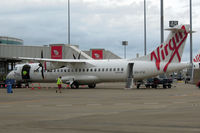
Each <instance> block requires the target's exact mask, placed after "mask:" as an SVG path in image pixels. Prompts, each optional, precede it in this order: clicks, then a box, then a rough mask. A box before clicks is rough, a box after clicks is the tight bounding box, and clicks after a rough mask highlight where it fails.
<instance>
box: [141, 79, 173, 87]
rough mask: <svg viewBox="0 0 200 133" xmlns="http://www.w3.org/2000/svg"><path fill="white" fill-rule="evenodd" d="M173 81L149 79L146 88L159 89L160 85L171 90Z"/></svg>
mask: <svg viewBox="0 0 200 133" xmlns="http://www.w3.org/2000/svg"><path fill="white" fill-rule="evenodd" d="M171 84H172V79H171V78H150V79H147V82H146V83H145V86H146V88H150V87H152V88H157V87H158V85H163V88H166V87H168V88H171V86H172V85H171Z"/></svg>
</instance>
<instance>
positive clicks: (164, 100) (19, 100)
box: [0, 83, 200, 133]
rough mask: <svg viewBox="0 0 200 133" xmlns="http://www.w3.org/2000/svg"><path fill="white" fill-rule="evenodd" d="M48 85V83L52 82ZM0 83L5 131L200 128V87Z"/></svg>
mask: <svg viewBox="0 0 200 133" xmlns="http://www.w3.org/2000/svg"><path fill="white" fill-rule="evenodd" d="M47 86H48V88H47ZM51 86H55V85H54V84H45V85H43V87H41V88H38V87H36V85H35V87H34V89H33V88H32V87H31V88H23V89H14V90H13V91H14V93H13V94H7V92H6V89H0V133H57V132H58V133H62V132H63V133H169V132H170V133H200V89H198V88H197V87H196V86H194V85H190V84H186V85H185V84H184V83H176V84H174V86H172V88H171V89H151V88H150V89H144V88H143V89H139V90H138V89H135V88H134V89H132V90H124V89H123V88H124V84H123V83H109V84H100V85H97V88H96V89H88V88H87V87H82V89H77V90H72V89H63V90H62V93H56V92H55V88H50V87H51Z"/></svg>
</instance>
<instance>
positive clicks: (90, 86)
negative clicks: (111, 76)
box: [88, 84, 96, 88]
mask: <svg viewBox="0 0 200 133" xmlns="http://www.w3.org/2000/svg"><path fill="white" fill-rule="evenodd" d="M88 87H89V88H95V87H96V84H90V85H88Z"/></svg>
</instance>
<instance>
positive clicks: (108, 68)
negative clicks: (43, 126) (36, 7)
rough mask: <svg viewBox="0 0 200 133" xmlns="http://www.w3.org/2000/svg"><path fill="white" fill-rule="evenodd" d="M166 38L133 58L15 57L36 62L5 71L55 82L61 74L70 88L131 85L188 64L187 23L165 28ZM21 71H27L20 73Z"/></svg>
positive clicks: (22, 77)
mask: <svg viewBox="0 0 200 133" xmlns="http://www.w3.org/2000/svg"><path fill="white" fill-rule="evenodd" d="M166 30H169V31H170V32H169V35H168V38H167V39H166V41H165V42H164V43H162V44H161V45H160V46H158V47H157V48H156V49H155V50H153V51H152V52H151V53H150V54H148V55H146V56H142V57H139V58H135V59H103V60H91V59H46V58H26V57H16V58H17V59H19V60H22V61H31V62H37V63H26V64H18V65H16V66H15V68H14V70H13V71H11V72H10V73H9V74H8V75H7V79H15V80H16V82H17V83H20V82H22V81H28V82H56V79H57V78H58V77H59V76H61V77H62V81H63V83H66V84H70V87H71V88H79V86H80V85H88V87H89V88H95V87H96V84H97V83H102V82H126V86H125V88H132V87H133V81H139V80H144V79H147V78H150V77H154V76H157V75H160V74H164V73H170V72H174V71H178V70H182V69H184V68H188V67H191V64H190V63H182V62H181V57H182V54H183V50H184V46H185V43H186V39H187V36H188V34H189V33H190V31H189V25H177V26H175V27H173V28H168V29H166ZM23 71H27V74H26V75H23Z"/></svg>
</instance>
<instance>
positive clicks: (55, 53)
mask: <svg viewBox="0 0 200 133" xmlns="http://www.w3.org/2000/svg"><path fill="white" fill-rule="evenodd" d="M51 59H62V46H51Z"/></svg>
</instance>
